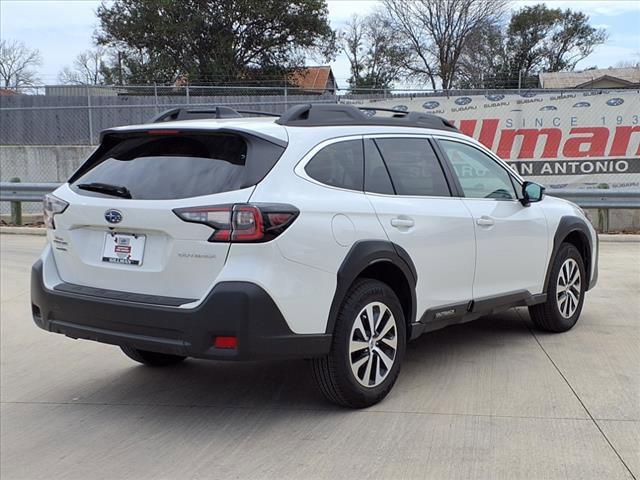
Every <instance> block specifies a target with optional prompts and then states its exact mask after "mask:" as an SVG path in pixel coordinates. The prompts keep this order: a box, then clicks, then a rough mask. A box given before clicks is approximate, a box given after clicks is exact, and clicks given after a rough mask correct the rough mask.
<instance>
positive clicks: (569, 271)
mask: <svg viewBox="0 0 640 480" xmlns="http://www.w3.org/2000/svg"><path fill="white" fill-rule="evenodd" d="M586 285H587V276H586V272H585V268H584V262H583V260H582V255H580V252H579V251H578V249H577V248H576V247H575V246H573V245H571V244H570V243H564V244H562V246H561V247H560V250H558V254H557V255H556V258H555V260H554V263H553V267H552V269H551V276H550V278H549V285H548V287H547V301H546V302H545V303H542V304H540V305H533V306H531V307H529V315H530V316H531V320H533V323H534V324H535V325H536V327H538V328H540V329H541V330H545V331H547V332H555V333H559V332H566V331H567V330H570V329H571V328H572V327H573V326H574V325H575V324H576V322H577V321H578V318H579V317H580V313H581V312H582V305H583V303H584V294H585V292H586Z"/></svg>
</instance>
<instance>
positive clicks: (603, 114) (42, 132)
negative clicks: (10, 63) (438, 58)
mask: <svg viewBox="0 0 640 480" xmlns="http://www.w3.org/2000/svg"><path fill="white" fill-rule="evenodd" d="M0 94H1V96H0V127H1V128H0V180H2V181H9V180H11V179H12V178H19V179H20V181H22V182H63V181H65V180H66V179H67V178H69V176H70V175H71V174H72V172H73V171H74V170H75V169H76V168H77V167H78V166H79V165H80V163H81V162H82V161H83V160H84V159H85V158H86V157H87V156H88V155H89V154H90V153H91V151H92V150H93V148H95V145H96V144H97V143H98V141H99V135H100V132H101V131H102V130H104V129H106V128H110V127H114V126H119V125H131V124H140V123H146V122H148V121H149V120H150V119H151V118H153V117H154V116H156V115H157V114H159V113H160V112H162V111H164V110H167V109H169V108H175V107H188V108H194V109H197V108H210V107H213V106H229V107H234V108H242V109H246V110H260V111H269V112H274V113H282V112H284V111H285V110H287V109H288V108H289V107H291V106H293V105H296V104H300V103H337V102H339V103H352V104H356V105H364V106H372V107H376V106H377V107H385V108H397V109H400V110H411V111H419V112H425V113H433V114H436V115H440V116H443V117H445V118H447V119H449V120H452V121H454V123H456V126H458V128H460V130H461V131H462V132H463V133H466V134H468V135H470V136H473V137H475V138H477V139H478V140H479V141H481V142H482V143H484V144H485V145H486V146H488V147H489V148H491V149H493V150H494V151H495V152H496V153H498V154H499V155H500V156H501V157H502V158H505V159H506V160H507V161H509V162H511V164H512V165H513V166H514V168H516V169H517V170H518V171H519V172H520V173H521V174H523V175H524V176H527V177H530V178H533V179H535V180H537V181H540V182H542V183H544V184H546V185H548V186H549V187H551V189H563V188H604V189H631V190H640V158H639V157H640V121H639V118H638V117H639V115H640V92H639V91H638V90H628V89H627V90H603V89H597V90H541V89H525V88H521V89H513V90H496V89H482V90H456V91H447V92H443V91H438V90H430V89H420V88H404V89H394V90H389V89H384V90H382V89H369V90H367V89H359V90H358V91H357V92H350V91H339V90H337V89H334V88H332V89H330V90H324V89H319V90H314V89H301V88H294V87H290V86H286V85H285V86H241V85H228V86H197V85H184V86H160V85H145V86H84V85H83V86H44V87H30V88H28V89H23V90H19V91H15V90H12V91H10V90H0ZM2 209H3V211H4V210H5V209H6V207H5V206H2Z"/></svg>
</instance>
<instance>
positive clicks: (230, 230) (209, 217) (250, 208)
mask: <svg viewBox="0 0 640 480" xmlns="http://www.w3.org/2000/svg"><path fill="white" fill-rule="evenodd" d="M173 213H175V214H176V215H177V216H178V217H179V218H180V219H182V220H184V221H185V222H192V223H201V224H203V225H207V226H209V227H211V228H212V229H213V234H212V235H211V236H210V237H209V241H210V242H268V241H269V240H272V239H274V238H275V237H277V236H278V235H280V234H281V233H282V232H284V231H285V230H286V229H287V228H288V227H289V225H291V223H293V221H294V220H295V218H296V217H297V216H298V213H299V211H298V209H297V208H295V207H293V206H291V205H282V204H243V203H237V204H233V205H212V206H203V207H186V208H176V209H174V210H173Z"/></svg>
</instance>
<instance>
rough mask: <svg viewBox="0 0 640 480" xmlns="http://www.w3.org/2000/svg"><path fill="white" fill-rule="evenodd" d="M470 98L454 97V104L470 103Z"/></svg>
mask: <svg viewBox="0 0 640 480" xmlns="http://www.w3.org/2000/svg"><path fill="white" fill-rule="evenodd" d="M471 101H472V100H471V98H470V97H460V98H456V100H455V104H456V105H469V104H470V103H471Z"/></svg>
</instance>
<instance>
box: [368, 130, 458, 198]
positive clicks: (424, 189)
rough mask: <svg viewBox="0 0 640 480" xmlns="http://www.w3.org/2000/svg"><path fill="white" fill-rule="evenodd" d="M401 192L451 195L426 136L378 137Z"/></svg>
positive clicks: (379, 145) (379, 144)
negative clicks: (424, 137)
mask: <svg viewBox="0 0 640 480" xmlns="http://www.w3.org/2000/svg"><path fill="white" fill-rule="evenodd" d="M376 144H377V145H378V148H379V150H380V153H382V157H383V159H384V163H385V164H386V166H387V169H388V170H389V174H390V175H391V181H392V182H393V186H394V187H395V191H396V194H397V195H421V196H433V197H448V196H450V192H449V186H448V185H447V181H446V179H445V177H444V173H443V172H442V167H441V166H440V163H439V162H438V159H437V157H436V154H435V152H434V151H433V148H431V144H430V143H429V141H428V140H426V139H423V138H378V139H376Z"/></svg>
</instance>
